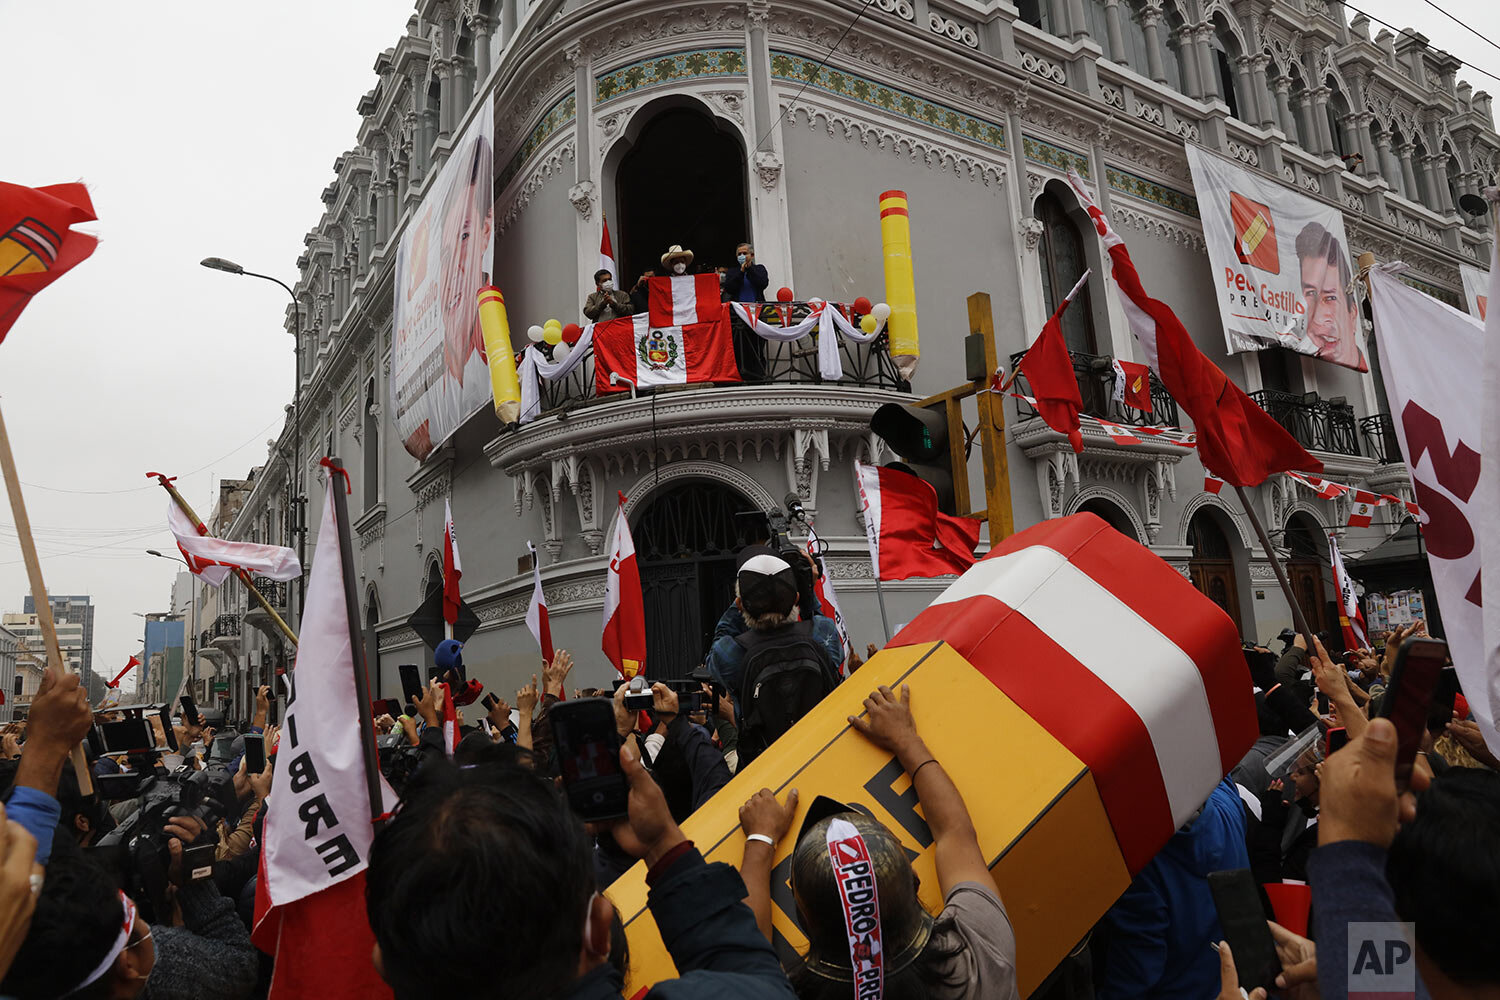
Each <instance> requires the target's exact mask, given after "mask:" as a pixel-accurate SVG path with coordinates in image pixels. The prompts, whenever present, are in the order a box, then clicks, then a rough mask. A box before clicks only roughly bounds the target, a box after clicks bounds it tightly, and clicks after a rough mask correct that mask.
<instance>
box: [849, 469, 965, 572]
mask: <svg viewBox="0 0 1500 1000" xmlns="http://www.w3.org/2000/svg"><path fill="white" fill-rule="evenodd" d="M855 469H856V470H857V471H858V473H859V501H860V505H861V506H862V508H863V510H864V515H865V536H866V538H867V539H868V540H869V543H870V566H871V568H872V569H873V570H874V573H875V579H877V580H907V579H910V578H911V577H933V576H947V575H949V574H952V573H962V572H963V571H964V570H966V569H968V568H969V567H970V566H972V565H974V547H975V546H977V545H978V544H979V522H978V521H976V520H974V519H973V518H971V517H954V516H953V515H951V514H944V513H943V512H942V511H940V510H938V503H937V491H936V490H935V489H933V488H932V484H930V483H928V482H926V481H924V480H922V479H919V478H917V477H916V476H914V475H912V474H911V473H909V472H901V471H900V470H898V469H886V468H881V467H878V466H874V465H865V464H864V463H858V464H856V466H855Z"/></svg>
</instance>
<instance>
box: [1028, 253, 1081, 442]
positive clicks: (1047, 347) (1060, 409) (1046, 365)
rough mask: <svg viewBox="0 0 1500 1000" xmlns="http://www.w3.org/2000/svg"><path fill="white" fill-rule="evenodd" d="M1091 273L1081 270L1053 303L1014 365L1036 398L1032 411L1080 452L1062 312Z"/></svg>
mask: <svg viewBox="0 0 1500 1000" xmlns="http://www.w3.org/2000/svg"><path fill="white" fill-rule="evenodd" d="M1092 273H1093V271H1084V272H1083V277H1081V278H1079V279H1078V283H1077V284H1076V285H1074V286H1073V290H1072V291H1070V292H1069V293H1068V294H1067V295H1065V296H1063V300H1062V301H1061V302H1059V303H1058V304H1057V311H1056V312H1054V313H1053V314H1052V316H1051V317H1050V318H1049V319H1048V320H1047V324H1046V325H1045V326H1043V327H1042V332H1041V333H1039V334H1037V338H1036V340H1034V341H1032V344H1031V347H1030V348H1028V349H1027V351H1026V353H1025V354H1023V355H1022V356H1021V360H1020V362H1019V364H1017V366H1016V367H1018V368H1019V369H1020V370H1021V374H1022V375H1025V376H1026V384H1027V385H1028V386H1030V387H1031V395H1032V396H1034V397H1035V398H1036V403H1035V404H1034V405H1035V406H1036V412H1037V413H1038V414H1040V415H1041V418H1042V419H1043V420H1045V421H1046V422H1047V426H1048V427H1050V428H1052V429H1053V430H1055V431H1057V432H1058V433H1059V434H1064V435H1066V436H1067V438H1068V443H1069V444H1070V445H1072V446H1073V451H1075V452H1081V451H1083V431H1082V430H1081V429H1080V428H1079V426H1078V414H1079V413H1080V412H1081V411H1082V410H1083V396H1082V395H1080V394H1079V392H1078V377H1077V376H1076V375H1074V373H1073V356H1072V355H1070V354H1069V353H1068V343H1067V341H1065V340H1064V339H1063V332H1062V314H1063V310H1065V309H1067V308H1068V303H1069V302H1072V301H1073V296H1075V295H1077V294H1078V293H1079V291H1081V290H1082V289H1083V286H1084V285H1085V284H1086V283H1087V282H1088V280H1089V275H1090V274H1092Z"/></svg>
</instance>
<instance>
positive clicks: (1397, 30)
mask: <svg viewBox="0 0 1500 1000" xmlns="http://www.w3.org/2000/svg"><path fill="white" fill-rule="evenodd" d="M1429 2H1430V0H1429ZM1344 7H1345V8H1347V9H1348V10H1352V11H1354V13H1356V14H1362V15H1364V16H1365V17H1367V18H1369V19H1370V20H1372V21H1374V22H1375V23H1376V24H1378V25H1381V26H1382V27H1386V28H1390V29H1391V30H1392V31H1394V32H1395V33H1396V34H1398V35H1405V36H1406V37H1407V38H1416V36H1415V35H1413V34H1412V33H1411V32H1409V31H1407V30H1406V29H1405V28H1398V27H1396V26H1395V25H1394V24H1392V23H1391V22H1389V21H1382V20H1381V19H1380V18H1378V17H1376V16H1375V15H1374V14H1371V13H1368V12H1367V11H1363V10H1360V9H1359V8H1358V7H1355V6H1354V5H1353V4H1350V3H1348V2H1347V0H1346V2H1345V3H1344ZM1444 13H1447V12H1446V11H1444ZM1465 27H1468V26H1467V25H1465ZM1469 30H1470V31H1473V29H1472V28H1470V29H1469ZM1476 34H1477V32H1476ZM1485 40H1486V41H1489V39H1485ZM1491 44H1493V43H1491ZM1449 54H1450V55H1452V53H1449ZM1453 58H1455V59H1458V56H1453ZM1458 62H1459V65H1461V66H1467V67H1469V69H1472V70H1473V71H1474V72H1476V73H1480V74H1483V75H1484V76H1487V77H1489V78H1490V79H1491V80H1494V81H1496V82H1497V83H1500V75H1496V74H1494V73H1491V72H1490V71H1489V70H1487V69H1483V68H1481V67H1479V66H1475V65H1474V64H1473V63H1471V62H1469V61H1468V60H1465V59H1458Z"/></svg>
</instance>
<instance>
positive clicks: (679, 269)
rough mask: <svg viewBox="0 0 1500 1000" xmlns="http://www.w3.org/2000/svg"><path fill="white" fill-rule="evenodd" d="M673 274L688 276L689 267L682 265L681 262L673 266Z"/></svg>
mask: <svg viewBox="0 0 1500 1000" xmlns="http://www.w3.org/2000/svg"><path fill="white" fill-rule="evenodd" d="M672 273H673V274H687V265H686V264H683V263H680V262H679V263H676V264H673V265H672Z"/></svg>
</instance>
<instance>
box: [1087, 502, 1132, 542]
mask: <svg viewBox="0 0 1500 1000" xmlns="http://www.w3.org/2000/svg"><path fill="white" fill-rule="evenodd" d="M1078 510H1079V512H1080V513H1081V512H1083V511H1088V512H1089V513H1090V514H1095V515H1097V516H1099V517H1101V518H1103V519H1104V521H1105V522H1106V523H1107V524H1108V525H1109V526H1110V527H1111V528H1114V529H1115V530H1116V531H1118V532H1119V533H1120V534H1122V535H1124V536H1125V537H1126V538H1128V539H1130V540H1131V541H1132V542H1139V541H1140V540H1141V539H1140V538H1139V536H1137V535H1136V533H1135V526H1134V525H1133V524H1131V523H1130V516H1129V515H1128V514H1126V513H1125V512H1124V511H1123V510H1121V509H1120V507H1119V505H1117V504H1115V503H1113V502H1111V501H1109V500H1106V499H1104V498H1103V497H1091V498H1089V499H1088V500H1085V501H1084V502H1083V503H1081V504H1079V505H1078Z"/></svg>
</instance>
